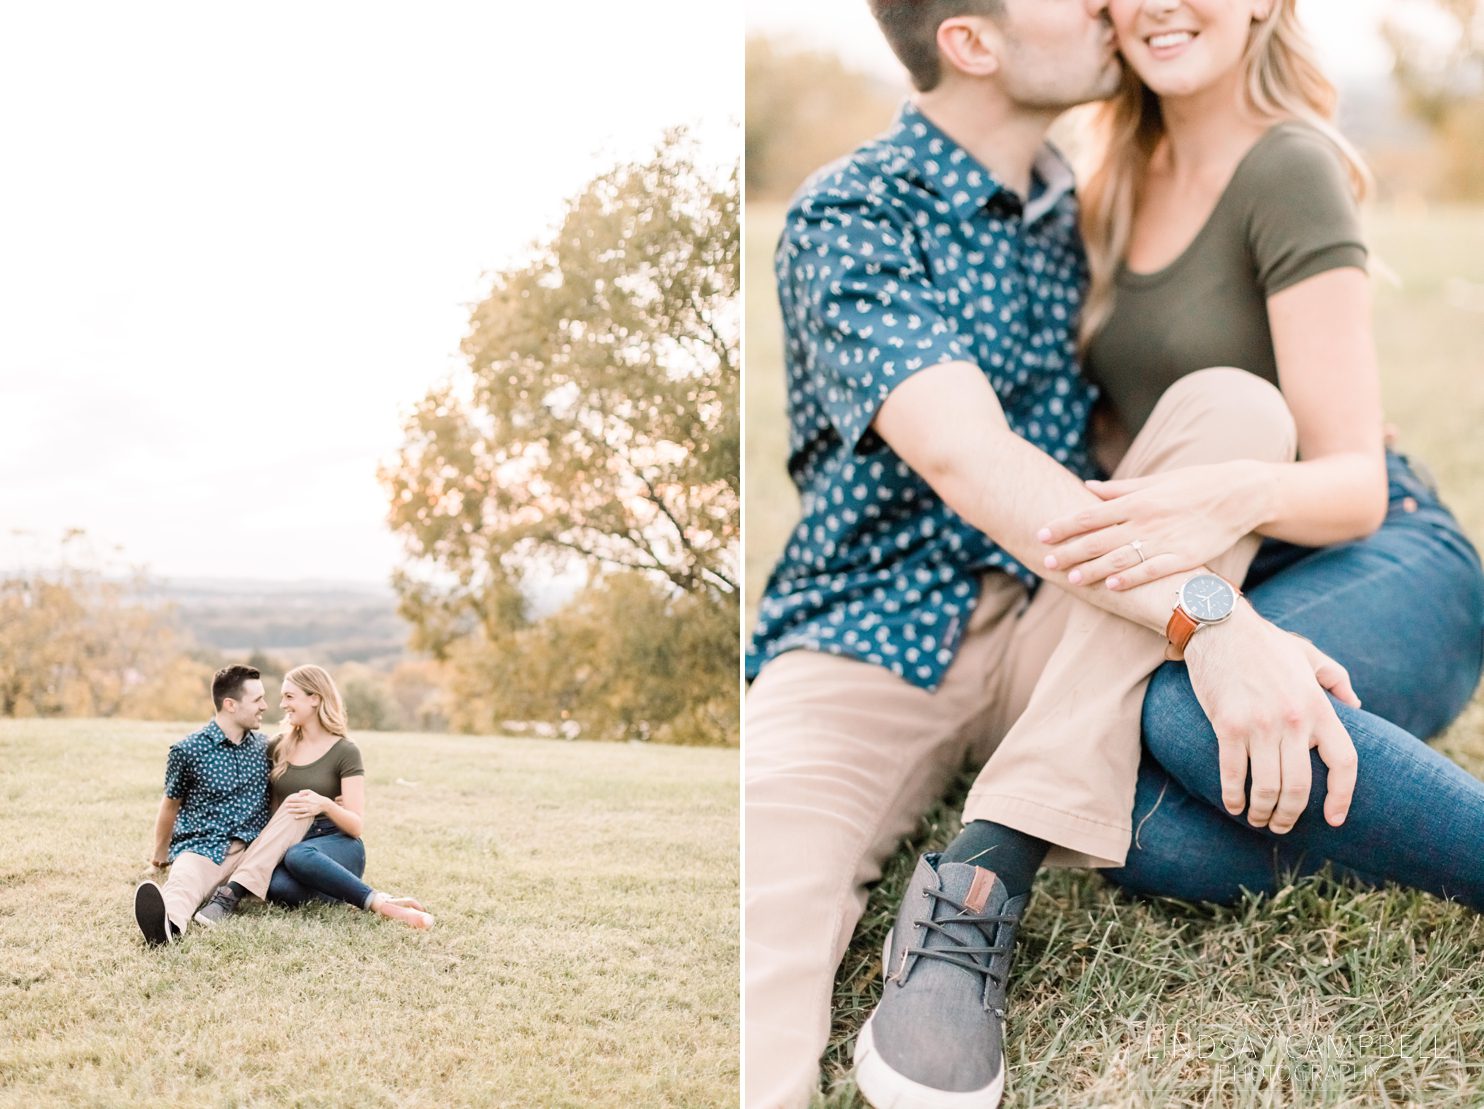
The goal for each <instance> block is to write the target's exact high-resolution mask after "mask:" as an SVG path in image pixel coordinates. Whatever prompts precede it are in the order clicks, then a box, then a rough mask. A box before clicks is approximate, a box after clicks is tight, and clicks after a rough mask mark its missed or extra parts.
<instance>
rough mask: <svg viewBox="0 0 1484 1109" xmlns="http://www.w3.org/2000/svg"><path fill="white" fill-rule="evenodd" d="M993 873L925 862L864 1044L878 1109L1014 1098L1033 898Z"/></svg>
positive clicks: (858, 1058) (964, 1105)
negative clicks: (1017, 980) (1024, 919)
mask: <svg viewBox="0 0 1484 1109" xmlns="http://www.w3.org/2000/svg"><path fill="white" fill-rule="evenodd" d="M1008 893H1009V891H1008V890H1006V889H1005V884H1004V883H1003V882H1001V881H1000V880H999V878H997V877H996V876H995V874H994V872H993V871H990V870H986V869H984V868H983V867H980V866H972V865H970V864H968V863H943V864H942V865H941V866H940V865H939V863H938V856H937V855H924V856H923V857H922V858H921V859H919V860H918V861H917V869H916V870H915V871H914V872H913V874H912V882H911V884H910V885H909V886H908V887H907V894H906V896H905V897H904V898H903V899H902V906H901V908H900V909H898V910H897V919H896V924H895V925H894V926H893V928H892V930H891V934H890V935H889V936H887V938H886V949H885V950H884V951H883V952H882V973H883V974H884V975H885V976H886V984H885V985H884V986H883V987H882V991H881V1001H880V1003H879V1004H877V1006H876V1009H875V1011H874V1012H872V1013H871V1016H870V1019H868V1020H867V1021H866V1024H865V1027H863V1028H862V1029H861V1032H860V1036H859V1037H858V1038H857V1039H856V1041H855V1081H856V1086H857V1087H858V1088H859V1090H860V1092H861V1096H862V1097H864V1098H865V1099H866V1100H867V1101H868V1102H870V1103H871V1104H872V1105H874V1106H876V1109H929V1107H938V1109H993V1107H994V1106H996V1105H999V1103H1000V1098H1001V1096H1003V1094H1004V1092H1005V1059H1004V1036H1005V985H1006V982H1007V981H1008V979H1009V976H1010V961H1011V958H1012V955H1013V952H1014V948H1015V930H1016V927H1017V926H1018V925H1019V924H1020V918H1021V916H1022V915H1024V913H1025V907H1026V904H1027V903H1028V902H1029V901H1030V895H1029V894H1025V895H1023V896H1021V897H1016V898H1010V897H1009V896H1008Z"/></svg>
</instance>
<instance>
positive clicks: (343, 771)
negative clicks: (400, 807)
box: [134, 666, 433, 944]
mask: <svg viewBox="0 0 1484 1109" xmlns="http://www.w3.org/2000/svg"><path fill="white" fill-rule="evenodd" d="M211 697H212V701H213V702H214V703H215V704H216V716H215V717H214V718H213V719H212V721H211V722H210V723H209V724H207V725H206V727H204V728H202V729H201V730H200V731H199V732H195V733H194V734H192V735H189V736H187V737H186V738H185V739H183V740H181V741H180V742H179V743H177V744H175V746H173V747H171V748H170V756H169V758H168V760H167V761H166V764H165V796H164V798H163V799H162V800H161V802H160V812H159V816H158V817H157V818H156V820H155V839H154V851H153V855H152V857H151V862H152V863H153V864H154V866H156V867H158V868H161V869H163V868H164V867H167V866H168V867H169V868H170V877H169V878H168V880H167V881H166V882H165V885H164V888H163V889H162V888H161V887H160V886H158V885H156V884H155V883H154V882H142V883H141V884H140V885H139V888H138V889H137V890H135V893H134V919H135V920H136V921H138V923H139V930H140V931H141V932H143V933H144V938H145V940H146V941H148V942H149V943H151V944H167V943H170V942H172V941H174V940H176V939H179V938H180V936H181V935H182V934H183V933H184V932H185V930H186V928H187V927H188V926H189V925H190V924H191V923H192V922H194V923H196V924H200V925H203V926H205V927H208V928H209V927H212V926H213V925H216V924H219V923H221V921H223V920H224V919H226V918H227V917H228V916H229V915H231V913H232V912H233V911H234V910H235V909H236V908H237V904H238V902H239V901H240V900H241V899H242V898H243V897H247V896H249V895H251V896H253V897H258V898H263V899H265V900H268V901H274V902H277V903H278V904H280V905H287V906H297V905H303V904H305V903H306V902H309V901H328V902H332V903H333V902H336V901H343V902H345V903H346V904H348V905H352V906H354V907H355V908H357V909H364V910H368V911H371V912H375V913H380V914H381V915H382V916H385V917H390V918H392V919H393V920H400V921H402V922H403V923H404V924H408V925H410V926H412V927H413V928H431V927H432V926H433V917H432V916H431V915H429V914H428V913H427V912H425V911H423V906H422V905H420V904H418V902H416V901H415V900H413V899H412V898H410V897H390V896H388V895H387V894H384V893H380V892H378V891H376V890H373V889H372V888H371V887H370V886H368V885H366V884H365V883H364V882H363V881H361V875H362V874H363V873H364V872H365V869H366V849H365V847H364V846H363V845H362V843H361V831H362V827H363V825H364V823H365V809H366V785H365V769H364V768H363V767H362V765H361V753H360V751H359V750H358V749H357V747H356V745H355V744H354V743H352V742H351V741H350V740H349V739H348V738H347V737H346V734H345V732H346V718H345V707H344V705H343V704H342V702H341V700H340V692H339V690H337V689H336V688H335V683H334V682H333V681H332V680H331V679H330V675H329V674H327V673H325V671H324V670H322V669H321V668H320V667H318V666H300V667H297V668H296V669H294V670H291V671H289V673H288V674H287V675H286V676H285V677H284V680H283V696H282V698H281V700H280V707H281V708H282V709H283V714H284V719H283V723H284V725H285V727H286V729H287V730H286V731H284V732H283V733H281V734H280V735H278V736H276V737H275V738H274V739H273V740H271V741H269V740H268V739H267V738H266V737H265V736H263V735H262V734H261V733H259V732H257V731H255V730H254V729H256V728H257V727H258V726H259V725H260V724H262V722H263V713H264V712H265V711H267V708H268V702H267V699H266V697H265V696H264V693H263V680H262V675H261V674H260V673H259V672H258V671H257V670H255V669H253V668H252V667H251V666H228V667H226V668H225V669H222V670H219V671H217V673H216V676H215V678H214V679H213V681H212V683H211ZM208 898H209V900H208ZM203 902H204V903H205V904H204V905H203Z"/></svg>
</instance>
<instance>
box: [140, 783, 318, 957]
mask: <svg viewBox="0 0 1484 1109" xmlns="http://www.w3.org/2000/svg"><path fill="white" fill-rule="evenodd" d="M313 822H314V821H313V818H311V817H307V816H290V815H289V814H288V813H287V812H286V811H285V810H284V809H283V808H282V807H280V808H279V810H278V811H277V812H276V813H274V814H273V819H271V820H269V821H268V824H267V826H266V827H264V829H263V830H262V831H261V832H260V833H259V834H258V837H257V838H256V839H255V840H253V841H252V843H250V844H244V843H243V842H242V841H241V840H240V839H234V840H233V841H232V842H231V843H230V844H229V845H228V846H227V856H226V858H224V859H223V860H222V861H221V862H219V863H218V862H213V861H212V860H211V859H208V858H207V857H206V856H205V855H197V854H196V853H195V852H193V851H184V852H182V853H181V854H179V855H177V856H176V857H175V861H174V862H173V863H171V864H170V877H169V878H167V879H166V880H165V888H164V891H163V892H164V895H165V915H166V916H168V917H169V918H170V922H171V923H172V924H174V925H175V926H176V927H177V928H179V929H180V930H181V931H182V932H184V931H185V930H186V925H188V924H189V923H190V920H191V918H192V917H193V916H195V915H196V910H197V909H199V908H200V907H201V903H202V902H204V901H205V900H206V899H207V898H208V897H210V896H211V895H212V894H213V893H215V892H216V890H217V887H218V886H220V885H221V884H222V883H223V882H236V883H237V884H238V885H240V886H242V887H244V888H245V889H246V890H247V891H248V892H249V893H251V894H252V895H253V896H254V897H264V896H266V895H267V893H268V882H269V880H270V879H271V878H272V877H273V870H274V868H275V867H276V866H278V864H279V863H280V862H282V861H283V856H284V854H285V852H287V851H288V849H289V848H290V847H292V846H294V844H296V843H298V842H299V841H300V840H301V839H303V838H304V833H305V832H307V831H309V826H310V824H312V823H313Z"/></svg>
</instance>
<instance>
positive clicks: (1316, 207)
mask: <svg viewBox="0 0 1484 1109" xmlns="http://www.w3.org/2000/svg"><path fill="white" fill-rule="evenodd" d="M1265 142H1266V144H1267V145H1266V148H1265V149H1264V150H1262V151H1261V152H1260V154H1261V158H1260V159H1259V161H1258V163H1257V164H1256V165H1254V166H1253V167H1252V169H1253V172H1252V174H1251V177H1250V182H1251V194H1250V196H1249V205H1250V211H1251V216H1250V221H1249V228H1250V234H1249V246H1250V249H1251V251H1252V260H1253V264H1254V266H1255V272H1256V274H1257V282H1258V285H1259V286H1260V287H1261V288H1262V291H1263V294H1264V296H1269V297H1270V296H1272V295H1273V294H1275V293H1279V292H1282V291H1283V290H1284V289H1286V288H1288V287H1289V286H1290V285H1297V284H1298V283H1299V282H1300V281H1303V280H1304V279H1305V278H1309V277H1313V276H1315V275H1316V274H1320V273H1324V272H1326V271H1328V270H1333V269H1341V268H1343V267H1347V266H1353V267H1357V268H1359V269H1365V268H1366V247H1365V240H1364V238H1363V237H1362V235H1361V231H1360V213H1359V211H1358V208H1357V205H1356V202H1355V195H1354V193H1353V191H1352V190H1351V187H1350V180H1349V176H1348V174H1347V173H1346V170H1345V165H1344V162H1343V161H1342V160H1341V157H1340V153H1339V151H1338V150H1336V149H1335V148H1334V146H1333V145H1332V144H1331V143H1330V141H1329V140H1328V139H1326V138H1325V137H1324V136H1323V135H1321V134H1320V133H1319V132H1317V131H1314V130H1312V129H1310V128H1307V127H1300V126H1291V127H1283V128H1282V130H1281V131H1279V132H1278V133H1277V134H1274V135H1273V136H1272V137H1271V138H1269V139H1267V140H1265Z"/></svg>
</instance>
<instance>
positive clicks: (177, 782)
mask: <svg viewBox="0 0 1484 1109" xmlns="http://www.w3.org/2000/svg"><path fill="white" fill-rule="evenodd" d="M190 781H191V768H190V760H189V759H187V758H186V754H185V752H184V751H182V750H181V749H180V744H178V743H177V744H175V745H174V746H172V747H171V748H170V753H169V754H168V755H166V756H165V796H166V797H175V798H182V797H184V796H185V795H186V790H187V789H189V788H190Z"/></svg>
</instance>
